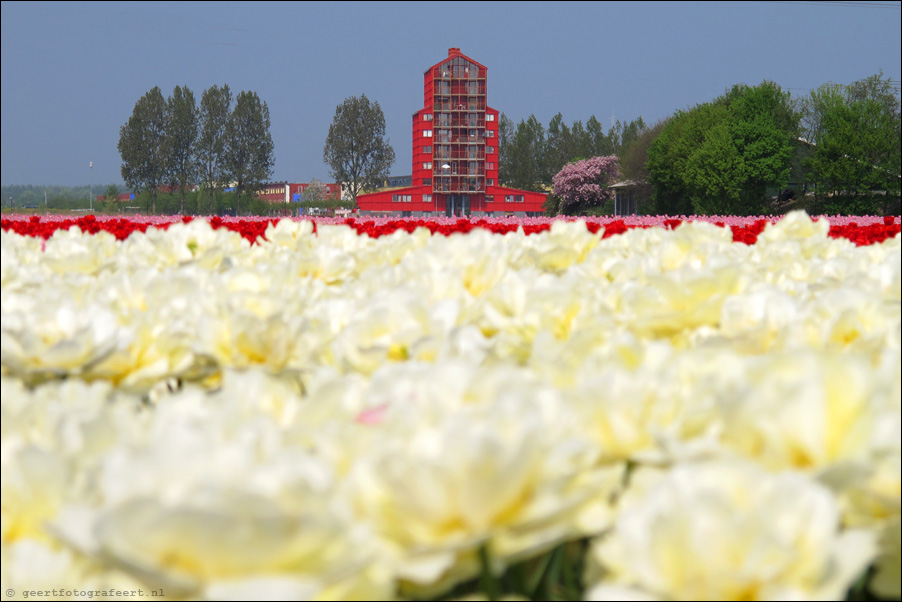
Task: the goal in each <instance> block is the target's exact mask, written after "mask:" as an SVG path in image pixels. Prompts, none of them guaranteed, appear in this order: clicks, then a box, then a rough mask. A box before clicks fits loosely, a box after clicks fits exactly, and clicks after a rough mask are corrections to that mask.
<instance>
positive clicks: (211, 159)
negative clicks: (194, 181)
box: [197, 85, 232, 214]
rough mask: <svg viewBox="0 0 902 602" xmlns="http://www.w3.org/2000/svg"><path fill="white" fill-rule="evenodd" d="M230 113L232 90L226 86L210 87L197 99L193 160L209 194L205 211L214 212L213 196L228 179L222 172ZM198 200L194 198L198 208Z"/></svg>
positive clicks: (214, 201) (224, 168)
mask: <svg viewBox="0 0 902 602" xmlns="http://www.w3.org/2000/svg"><path fill="white" fill-rule="evenodd" d="M231 113H232V92H231V90H229V86H228V85H223V86H222V87H221V88H220V87H219V86H215V85H214V86H212V87H210V88H208V89H207V90H205V91H204V93H203V95H202V96H201V100H200V137H199V139H198V142H197V160H198V169H199V170H200V178H201V182H202V183H203V185H204V188H205V189H206V190H207V193H208V195H209V199H208V203H209V211H210V213H211V214H212V213H215V212H216V209H217V207H216V205H217V200H216V199H217V195H216V191H217V190H220V189H221V188H222V187H223V186H224V184H226V183H227V182H228V176H227V173H226V149H227V144H226V140H227V139H226V128H227V126H228V123H229V115H231ZM200 205H201V201H200V199H198V210H200Z"/></svg>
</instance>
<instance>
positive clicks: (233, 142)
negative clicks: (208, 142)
mask: <svg viewBox="0 0 902 602" xmlns="http://www.w3.org/2000/svg"><path fill="white" fill-rule="evenodd" d="M269 129H270V121H269V108H268V107H267V106H266V103H265V102H262V101H261V100H260V98H259V97H258V96H257V93H256V92H241V93H240V94H238V98H237V99H236V101H235V109H234V110H233V111H232V114H231V115H230V117H229V121H228V123H227V124H226V141H227V144H226V157H225V167H226V170H225V171H226V173H227V174H228V176H229V178H230V179H231V181H233V182H234V183H235V192H236V193H237V197H236V199H235V203H236V206H235V210H236V214H237V213H239V212H240V210H241V197H242V195H244V194H247V193H248V192H250V193H251V194H252V195H254V194H255V193H256V192H257V191H258V190H259V189H260V186H261V185H262V184H263V183H264V182H266V181H267V180H268V179H269V178H270V177H271V176H272V168H273V165H274V163H275V159H274V157H273V142H272V136H271V135H270V132H269Z"/></svg>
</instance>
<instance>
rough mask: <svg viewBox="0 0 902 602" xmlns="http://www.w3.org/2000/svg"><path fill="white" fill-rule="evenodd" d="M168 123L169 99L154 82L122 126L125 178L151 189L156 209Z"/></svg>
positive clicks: (135, 185)
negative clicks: (167, 103) (164, 96)
mask: <svg viewBox="0 0 902 602" xmlns="http://www.w3.org/2000/svg"><path fill="white" fill-rule="evenodd" d="M167 126H168V111H167V108H166V100H165V99H164V98H163V93H162V92H161V91H160V88H159V87H158V86H155V87H154V88H153V89H152V90H150V91H149V92H147V94H145V95H144V96H142V97H141V98H140V99H139V100H138V102H137V103H135V108H134V110H133V111H132V115H131V117H129V119H128V121H127V122H126V123H125V125H123V126H122V127H121V128H119V154H120V155H121V157H122V179H123V180H125V183H126V185H127V186H129V187H130V188H132V189H134V190H147V191H149V192H150V194H151V198H152V203H153V211H154V213H156V208H157V191H158V190H159V189H160V186H161V185H163V183H164V181H165V178H166V160H165V155H164V150H163V144H164V140H165V138H166V128H167Z"/></svg>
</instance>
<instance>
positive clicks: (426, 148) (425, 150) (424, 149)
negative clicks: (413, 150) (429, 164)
mask: <svg viewBox="0 0 902 602" xmlns="http://www.w3.org/2000/svg"><path fill="white" fill-rule="evenodd" d="M423 152H424V153H426V154H427V155H431V154H432V147H431V146H424V147H423Z"/></svg>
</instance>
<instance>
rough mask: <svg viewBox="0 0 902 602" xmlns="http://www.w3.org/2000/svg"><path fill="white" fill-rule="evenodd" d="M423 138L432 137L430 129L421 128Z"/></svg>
mask: <svg viewBox="0 0 902 602" xmlns="http://www.w3.org/2000/svg"><path fill="white" fill-rule="evenodd" d="M423 138H432V130H423Z"/></svg>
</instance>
